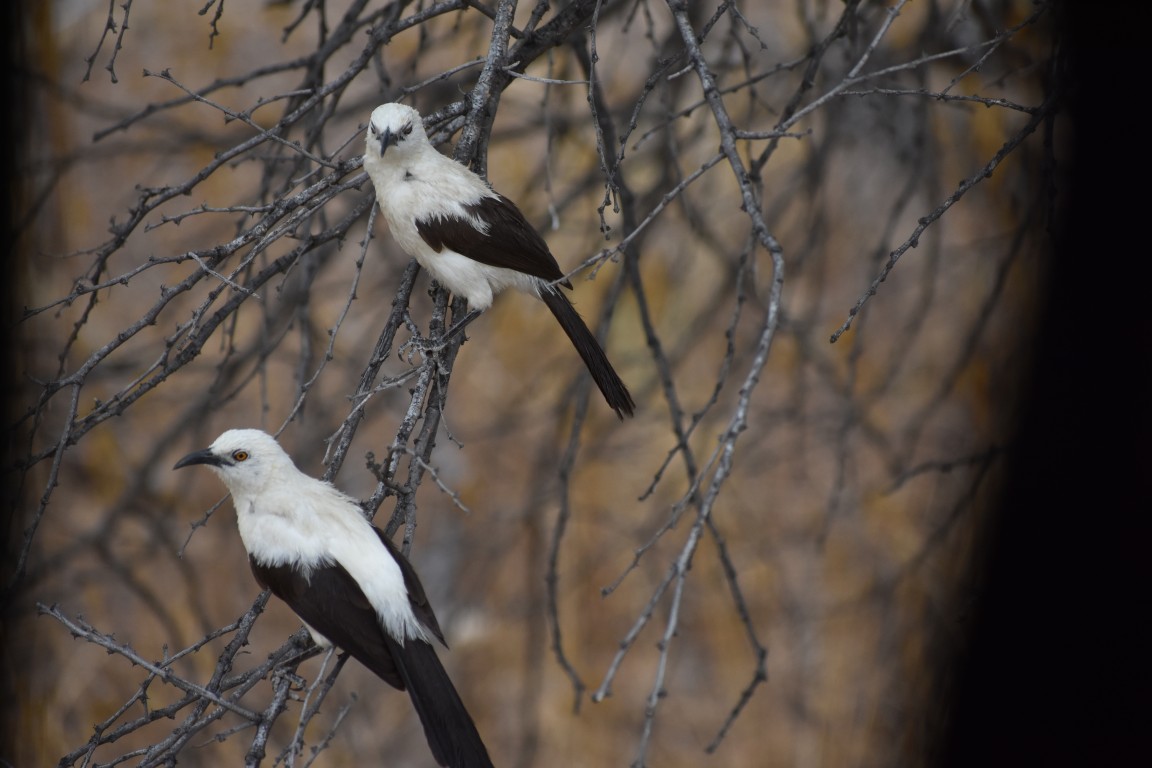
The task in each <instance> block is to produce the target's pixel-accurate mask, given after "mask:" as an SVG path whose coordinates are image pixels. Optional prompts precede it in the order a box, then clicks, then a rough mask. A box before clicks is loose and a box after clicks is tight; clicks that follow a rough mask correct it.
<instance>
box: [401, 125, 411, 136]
mask: <svg viewBox="0 0 1152 768" xmlns="http://www.w3.org/2000/svg"><path fill="white" fill-rule="evenodd" d="M410 133H412V123H408V124H407V125H405V126H404V129H403V130H402V131H400V135H401V136H407V135H408V134H410Z"/></svg>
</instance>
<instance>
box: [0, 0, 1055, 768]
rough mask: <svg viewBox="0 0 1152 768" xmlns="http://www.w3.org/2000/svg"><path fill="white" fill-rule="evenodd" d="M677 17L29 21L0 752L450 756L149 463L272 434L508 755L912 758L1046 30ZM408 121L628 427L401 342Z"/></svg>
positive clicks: (986, 445)
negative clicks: (382, 145) (503, 204)
mask: <svg viewBox="0 0 1152 768" xmlns="http://www.w3.org/2000/svg"><path fill="white" fill-rule="evenodd" d="M688 6H690V7H688V8H681V7H680V6H679V4H677V3H667V4H664V3H611V2H609V3H603V4H597V3H592V2H581V1H580V0H576V1H574V2H571V3H567V4H561V5H558V6H550V5H548V4H544V3H541V4H537V5H533V4H530V3H524V4H520V5H519V6H516V5H515V4H510V3H504V2H498V3H493V4H491V5H482V4H476V3H468V2H458V3H457V2H443V3H438V4H410V3H405V2H383V1H382V0H381V1H379V2H360V1H353V0H346V1H344V2H323V0H320V1H316V0H306V1H305V2H275V3H248V4H229V5H228V6H227V7H225V6H224V4H223V3H222V2H219V3H218V2H211V1H210V2H207V3H204V4H192V5H188V4H182V5H181V4H178V5H175V6H173V5H172V4H164V5H157V4H137V3H133V2H131V0H129V2H126V3H123V4H121V5H111V6H110V5H107V4H99V3H91V2H80V1H79V0H57V1H56V2H51V3H43V4H39V5H37V6H36V7H35V8H34V9H30V10H28V11H27V13H26V14H25V17H24V19H23V22H22V23H23V24H24V25H25V26H24V30H25V33H26V34H25V37H24V39H23V45H24V48H23V49H22V54H23V58H22V61H23V65H24V66H23V69H22V70H21V83H22V88H23V96H24V98H25V99H26V102H27V104H28V106H29V110H28V112H27V115H26V118H27V121H28V122H29V123H30V125H31V128H30V130H29V133H28V138H27V140H26V144H25V146H24V148H23V152H22V154H21V157H20V167H19V170H20V174H19V182H20V184H19V187H18V192H19V197H18V200H17V202H18V205H17V211H18V213H19V215H18V216H16V217H15V219H16V224H17V226H16V229H15V235H14V239H13V242H12V250H13V253H14V254H15V265H16V268H15V270H14V273H15V275H16V279H15V281H14V287H12V288H10V292H11V293H12V294H13V296H14V297H15V299H16V301H15V302H14V306H13V307H12V308H11V310H10V311H9V313H8V316H9V318H8V319H9V321H10V324H11V327H12V328H13V329H14V330H13V334H14V336H13V338H14V341H15V344H14V346H13V352H12V355H11V358H12V362H13V365H12V369H13V372H14V376H15V378H16V381H17V389H16V391H15V393H14V395H15V396H14V397H13V398H12V403H11V404H10V406H9V411H10V413H11V427H10V430H9V451H10V453H11V454H12V456H13V461H12V462H11V464H12V466H14V467H15V469H14V471H12V472H10V484H9V485H10V493H9V507H8V509H9V511H10V517H9V525H8V529H9V530H8V534H7V535H8V539H7V549H8V551H7V552H6V554H5V558H4V559H5V565H4V577H5V579H4V583H5V592H4V595H5V610H6V612H7V614H6V615H7V618H6V622H5V633H6V637H5V641H6V642H5V664H6V668H7V670H8V671H9V677H10V679H11V680H12V681H13V684H12V691H11V693H12V696H11V697H9V704H8V710H9V711H8V717H6V719H7V720H8V721H9V723H8V724H9V728H10V729H11V732H12V733H17V734H20V738H19V739H17V740H15V741H14V742H13V743H14V745H15V746H14V752H13V753H12V754H11V755H7V756H4V757H5V759H6V760H8V761H10V763H11V764H12V765H21V766H23V765H45V764H57V763H58V764H60V765H110V764H111V765H114V764H121V763H122V762H123V763H126V764H132V765H162V764H164V765H167V764H171V763H174V762H176V761H177V760H178V761H179V763H180V764H181V765H193V766H195V765H206V766H212V765H233V764H240V763H241V762H244V761H245V760H246V759H247V760H248V762H259V761H260V759H261V758H262V759H263V761H264V763H266V764H270V765H271V764H279V763H281V762H286V763H291V764H299V765H305V764H310V761H312V760H313V759H315V762H316V764H317V765H333V766H345V765H349V766H350V765H361V764H364V763H365V762H369V761H371V762H384V763H386V764H388V765H398V766H428V765H431V764H432V760H431V756H430V755H429V753H428V750H427V746H426V745H425V743H424V739H423V735H422V733H421V731H420V728H419V724H418V721H417V719H416V717H415V714H414V713H413V711H412V709H411V705H410V702H409V701H408V698H407V696H406V695H404V694H402V693H399V692H397V691H395V690H393V689H391V688H389V687H388V686H386V685H385V684H384V683H382V682H381V681H379V680H377V679H376V678H374V677H373V676H372V675H371V674H370V673H368V672H367V671H366V670H364V669H363V668H361V667H360V666H359V665H358V664H356V663H355V662H349V663H348V664H347V665H346V666H345V667H344V668H342V669H341V670H340V672H339V674H338V675H337V676H336V677H335V678H334V679H332V678H329V677H327V673H329V672H331V670H332V667H331V664H329V666H328V667H327V668H325V669H323V670H322V668H321V662H322V659H321V658H319V657H310V658H306V659H304V660H303V661H299V660H295V659H294V658H293V657H294V656H295V654H296V652H297V651H298V650H299V648H298V647H296V646H294V645H293V644H292V641H291V640H290V638H291V637H292V636H293V635H294V633H297V631H298V630H299V629H300V622H299V620H298V619H296V618H295V617H294V615H293V614H292V613H291V612H290V611H289V610H288V609H287V608H286V607H285V606H283V605H282V604H280V603H278V602H276V601H275V600H272V601H270V602H268V604H267V607H266V608H265V607H264V604H263V602H262V601H258V597H259V594H260V590H259V588H258V586H257V585H256V583H255V581H254V580H253V578H252V576H251V574H250V573H249V570H248V567H247V564H246V562H245V560H246V556H245V554H244V551H243V547H242V545H241V543H240V540H239V537H238V535H237V533H236V529H235V522H234V519H233V512H232V509H231V506H230V503H229V502H228V501H227V500H226V499H225V498H224V489H223V486H222V485H221V484H220V483H219V482H218V481H217V480H216V479H215V478H214V477H212V476H210V474H209V473H208V472H205V471H201V470H199V469H196V468H192V469H188V470H183V471H182V472H178V473H177V472H172V471H170V469H171V467H172V465H173V463H174V462H175V461H176V460H177V459H179V458H180V457H181V456H183V455H184V454H186V453H188V452H189V451H192V450H197V449H199V448H202V447H205V446H207V445H208V444H209V443H210V442H211V441H212V440H213V439H214V438H215V437H216V435H217V434H219V433H220V432H222V431H224V430H225V429H228V428H232V427H260V428H263V429H266V430H268V431H270V432H273V433H278V434H279V438H280V441H281V443H282V444H283V445H284V446H285V448H286V449H287V450H288V452H289V453H290V454H291V455H292V456H293V457H294V458H295V460H296V462H297V465H298V466H299V467H300V468H301V469H302V470H303V471H305V472H307V473H309V474H313V475H317V476H325V477H328V478H329V479H332V480H333V482H335V484H336V485H337V486H339V487H340V488H341V489H343V490H344V491H346V492H347V493H349V494H351V495H352V496H354V497H356V498H359V499H362V500H364V502H365V506H366V509H367V510H368V511H369V512H370V513H374V514H375V521H376V522H377V524H378V525H380V526H382V527H384V526H388V527H389V530H390V532H391V531H396V538H397V541H398V542H402V543H403V544H404V545H405V546H406V547H408V548H410V559H411V560H412V562H413V564H414V565H415V567H416V569H417V571H418V572H419V573H420V575H421V577H422V579H423V581H424V584H425V587H426V588H427V590H428V593H429V597H430V598H431V601H432V603H433V605H434V606H435V608H436V611H437V614H438V616H439V618H440V624H441V626H442V627H443V628H444V632H445V636H446V638H447V639H448V642H449V644H450V645H451V650H444V649H442V653H441V658H442V659H443V660H444V663H445V665H446V667H447V668H448V670H449V674H450V675H451V676H452V678H453V680H454V681H455V683H456V685H457V687H458V688H459V689H460V692H461V695H462V696H463V698H464V700H465V702H467V704H468V706H469V709H470V710H471V712H472V714H473V716H474V718H475V719H476V721H477V724H478V726H479V728H480V731H481V733H482V734H483V735H484V737H485V739H486V742H487V744H488V747H489V751H490V752H491V753H492V755H493V758H494V759H495V761H496V762H497V764H499V765H510V766H557V765H563V766H603V765H623V764H647V765H654V766H698V765H723V766H760V765H795V766H814V765H846V764H850V765H865V766H872V765H876V766H886V765H902V764H911V765H922V764H928V763H931V762H932V759H933V755H934V753H933V750H934V748H935V745H937V744H938V742H939V739H940V737H941V733H942V732H943V728H944V725H945V722H946V720H947V716H948V712H947V711H945V710H946V707H944V706H943V704H942V702H943V701H944V700H945V699H944V696H945V694H946V693H947V692H948V691H950V690H951V686H952V685H953V684H954V682H955V681H954V680H953V679H952V675H953V674H954V672H953V671H952V670H953V667H952V666H951V665H950V663H949V662H950V660H952V659H953V658H954V657H955V656H956V654H958V653H960V652H961V651H962V650H963V645H964V638H965V637H966V635H967V633H968V630H969V622H970V620H971V616H972V606H973V600H974V593H975V589H976V580H977V578H978V575H979V574H978V570H977V568H976V567H975V566H976V564H977V563H978V561H979V557H978V556H979V553H980V551H981V547H982V545H983V544H984V543H986V541H987V536H988V533H987V532H988V524H989V518H990V515H991V512H992V510H993V502H994V501H995V500H996V499H997V498H998V494H999V492H1000V491H1001V490H1002V486H1003V481H1004V467H1005V451H1006V447H1007V446H1008V445H1010V443H1011V440H1012V438H1013V434H1014V428H1015V425H1016V424H1017V417H1018V415H1019V412H1020V407H1021V393H1022V392H1024V391H1026V387H1027V386H1028V385H1029V384H1030V382H1029V381H1028V380H1027V379H1026V378H1025V376H1024V374H1025V373H1026V372H1027V371H1028V370H1029V367H1030V364H1031V362H1032V359H1031V354H1032V350H1033V348H1034V342H1035V340H1036V338H1037V328H1038V320H1037V313H1038V310H1039V308H1040V306H1041V302H1040V299H1041V293H1042V287H1043V285H1044V280H1045V277H1046V275H1045V265H1044V260H1043V255H1044V249H1045V248H1046V247H1049V245H1050V243H1049V242H1048V235H1047V228H1048V227H1049V226H1051V223H1052V210H1053V206H1054V205H1055V203H1054V192H1053V186H1052V175H1051V174H1052V173H1053V169H1054V168H1055V158H1056V157H1057V156H1058V155H1059V153H1060V151H1061V146H1062V144H1061V139H1060V133H1059V132H1058V131H1057V127H1058V126H1059V125H1060V122H1061V120H1060V118H1058V117H1057V115H1056V110H1055V107H1056V103H1057V101H1056V97H1055V91H1056V90H1057V89H1056V86H1054V83H1056V84H1058V83H1059V79H1058V78H1056V77H1055V74H1056V73H1058V64H1059V60H1058V55H1057V53H1056V51H1057V49H1056V48H1055V47H1054V43H1053V34H1052V25H1053V19H1052V18H1051V17H1052V9H1051V7H1050V5H1049V4H1047V3H1033V2H1025V1H1023V0H1019V1H1009V0H971V1H969V2H965V1H964V0H956V1H955V2H952V1H950V0H939V1H937V2H931V1H929V2H915V3H903V2H892V3H888V4H879V3H870V2H866V3H860V2H847V3H832V2H824V1H822V0H811V1H805V2H794V3H776V2H761V3H744V4H730V3H722V4H709V3H690V4H688ZM509 25H510V26H509ZM494 29H496V30H497V33H496V34H494ZM499 30H503V32H502V33H501V32H500V31H499ZM494 40H495V41H496V43H497V44H494ZM505 43H506V44H505ZM396 100H401V101H404V102H406V103H409V104H412V105H413V106H415V107H417V108H418V109H419V110H420V111H421V112H422V113H423V114H424V115H425V116H426V118H427V125H428V128H429V135H430V136H431V137H432V138H433V140H434V141H436V142H441V143H442V146H441V147H440V149H441V151H443V152H445V153H447V154H453V153H454V152H455V153H456V154H457V157H459V158H460V159H462V160H463V161H465V162H468V163H471V164H472V165H473V167H474V168H477V169H478V170H480V171H483V172H485V173H486V175H487V177H488V178H489V180H490V182H491V183H492V184H493V186H494V187H495V188H496V189H497V190H498V191H500V192H502V193H503V194H505V195H507V196H508V197H510V198H511V199H513V200H515V201H516V202H517V203H518V205H519V207H520V208H521V209H522V210H523V211H524V213H525V215H526V216H527V217H528V219H529V220H530V221H531V222H532V223H533V224H534V225H536V226H537V227H538V228H539V229H540V231H541V232H542V233H543V234H544V236H545V238H546V239H547V241H548V242H549V244H550V247H551V249H552V251H553V253H554V255H555V256H556V258H557V260H558V261H559V263H560V264H561V266H562V268H564V269H565V270H570V271H571V277H572V282H573V285H574V290H573V292H572V293H571V294H570V295H571V297H572V299H573V301H574V302H575V304H576V306H577V308H578V309H579V310H580V312H581V313H582V315H583V316H584V318H585V319H586V320H587V321H588V323H589V325H590V326H591V327H593V328H594V329H596V330H597V331H598V333H600V334H601V338H602V339H603V341H604V346H605V349H606V351H607V353H608V355H609V357H610V359H611V360H612V361H613V363H614V364H615V366H616V368H617V370H618V371H619V372H620V374H621V376H622V377H623V379H624V380H625V381H626V382H627V383H628V385H629V387H630V389H631V391H632V393H633V396H634V398H635V400H636V402H637V406H638V407H637V413H636V416H635V417H634V418H632V419H628V420H626V421H624V422H620V421H618V420H617V419H616V418H615V416H614V414H613V413H612V412H611V411H610V410H609V409H608V408H607V407H606V406H605V404H604V403H603V402H602V400H601V399H600V395H599V393H598V392H597V391H596V390H595V388H594V387H591V383H590V380H589V379H588V377H587V374H586V373H585V372H584V369H583V366H582V364H581V362H580V360H579V358H578V357H577V355H576V354H575V351H574V350H573V349H572V348H571V345H570V344H569V343H568V341H567V339H566V338H565V337H564V336H563V333H562V332H561V331H560V330H559V328H557V327H556V324H555V323H554V322H553V321H552V320H551V318H550V315H549V313H548V312H547V310H546V309H545V308H544V307H543V306H542V305H541V304H540V303H539V302H537V301H534V300H532V299H531V298H529V297H526V296H523V295H517V294H511V293H509V294H507V295H504V296H502V297H501V298H500V299H498V300H497V302H496V303H495V305H494V306H493V308H492V309H491V310H489V311H488V312H485V313H484V315H483V316H481V317H480V318H479V319H478V320H477V321H475V322H474V323H472V324H471V325H470V326H469V327H468V329H467V341H466V342H465V343H463V344H462V345H461V344H456V345H453V346H450V347H449V348H448V349H446V350H444V351H443V352H441V353H437V354H433V353H432V352H427V351H426V350H424V349H422V348H421V347H420V345H419V343H416V344H408V342H410V341H412V340H413V339H417V341H419V339H420V338H424V337H428V336H434V335H435V333H436V330H437V328H441V329H442V327H443V326H442V323H443V322H444V313H445V303H446V300H447V299H446V297H445V295H444V294H443V292H431V293H430V292H429V289H430V283H429V281H428V278H427V276H426V275H424V274H416V273H415V272H414V271H413V270H411V269H410V268H409V264H408V259H407V258H406V256H404V254H403V253H402V252H401V251H400V250H399V249H398V247H397V246H396V245H395V244H394V243H393V242H392V240H391V238H390V236H389V235H388V233H387V227H386V225H385V224H384V222H383V221H381V220H380V219H379V217H376V216H374V215H373V214H372V212H371V211H372V202H373V191H372V187H371V184H370V183H368V182H367V181H366V179H365V177H364V175H363V172H362V170H361V168H360V164H359V156H360V154H361V153H362V150H363V130H364V126H365V125H366V121H367V117H368V115H369V113H370V112H371V110H372V108H373V107H375V106H376V105H378V104H380V103H383V102H386V101H396ZM455 309H456V310H457V311H458V310H459V309H460V308H459V306H456V307H455ZM450 316H451V315H449V317H450ZM830 340H831V341H832V343H830ZM147 665H151V668H149V667H148V666H147ZM274 669H275V670H279V671H273V670H274ZM161 673H163V674H162V676H158V675H161ZM204 689H208V690H211V691H212V692H213V693H214V694H216V695H217V696H219V697H222V698H224V699H227V700H228V701H229V702H232V703H234V704H236V705H237V707H238V708H241V709H242V711H239V712H238V711H236V710H235V709H228V708H224V707H221V706H220V705H219V703H218V702H216V701H213V700H212V699H211V698H206V697H205V696H204V695H202V692H203V690H204ZM285 692H286V694H287V695H286V697H283V696H282V694H284V693H285ZM317 704H318V705H319V706H317ZM245 712H248V713H257V714H259V713H266V717H265V720H264V723H265V725H269V726H270V730H269V731H268V732H264V731H263V730H261V729H260V728H257V727H256V726H257V724H256V723H255V722H254V721H253V719H251V718H249V717H247V716H246V715H245V714H244V713H245ZM257 745H258V746H259V749H257V748H256V747H257ZM317 750H318V751H317Z"/></svg>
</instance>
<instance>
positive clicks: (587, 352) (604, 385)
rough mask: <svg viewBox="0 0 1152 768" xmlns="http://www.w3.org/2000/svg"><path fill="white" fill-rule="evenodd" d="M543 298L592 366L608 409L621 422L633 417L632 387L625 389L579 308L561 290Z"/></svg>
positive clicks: (545, 293)
mask: <svg viewBox="0 0 1152 768" xmlns="http://www.w3.org/2000/svg"><path fill="white" fill-rule="evenodd" d="M540 298H541V299H543V301H544V303H545V304H547V305H548V309H550V310H552V314H553V315H555V316H556V319H557V320H558V321H559V322H560V327H561V328H563V329H564V333H566V334H568V338H569V339H571V340H572V346H574V347H576V351H577V352H579V353H580V357H581V358H582V359H583V360H584V365H586V366H588V372H589V373H591V374H592V380H593V381H595V382H596V386H597V387H599V388H600V392H601V394H603V395H604V399H605V400H607V401H608V405H610V406H612V409H613V410H614V411H616V415H617V416H619V417H620V418H621V419H623V418H624V417H625V416H631V415H632V412H633V411H634V410H635V409H636V404H635V403H634V402H632V395H630V394H629V393H628V387H626V386H624V382H623V381H621V380H620V377H619V376H618V375H617V374H616V369H615V368H613V367H612V363H610V362H608V356H607V355H605V354H604V350H603V349H601V347H600V343H599V342H598V341H596V337H595V336H594V335H593V334H592V331H590V330H589V329H588V326H587V325H585V324H584V320H583V319H582V318H581V317H580V313H578V312H577V311H576V308H575V307H573V306H572V302H570V301H568V297H567V296H565V295H564V294H563V293H561V292H560V290H559V289H558V288H551V289H549V288H542V289H541V290H540Z"/></svg>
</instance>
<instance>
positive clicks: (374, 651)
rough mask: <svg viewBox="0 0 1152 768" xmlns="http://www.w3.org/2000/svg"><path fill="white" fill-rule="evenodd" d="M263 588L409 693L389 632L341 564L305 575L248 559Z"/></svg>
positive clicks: (327, 636) (316, 628) (377, 672)
mask: <svg viewBox="0 0 1152 768" xmlns="http://www.w3.org/2000/svg"><path fill="white" fill-rule="evenodd" d="M248 562H249V564H250V565H251V566H252V573H253V575H255V576H256V581H258V582H259V583H260V585H261V586H263V587H266V588H268V589H270V590H272V594H274V595H276V597H278V598H280V599H281V600H283V601H284V602H285V603H287V604H288V607H289V608H291V609H292V610H293V611H294V612H295V613H296V615H297V616H299V617H300V618H301V619H303V620H304V622H305V623H306V624H307V625H308V626H310V627H312V628H313V629H315V630H316V631H317V632H319V633H320V634H321V635H323V636H324V637H326V638H327V639H328V640H330V641H331V642H332V643H333V644H334V645H336V646H337V647H338V648H340V650H342V651H346V652H348V653H350V654H351V655H352V658H354V659H356V660H357V661H359V662H360V663H361V664H363V665H364V666H366V667H368V669H370V670H372V671H373V672H375V673H376V674H377V675H378V676H379V677H380V678H381V679H383V680H385V681H386V682H387V683H389V684H390V685H393V686H395V687H396V688H399V689H400V690H404V688H405V682H404V679H403V678H402V677H401V676H400V674H399V672H398V671H397V669H396V663H395V662H394V661H393V659H392V650H391V648H390V647H389V644H388V643H387V642H386V638H385V636H384V634H385V633H384V629H383V628H382V627H381V625H380V619H379V618H378V617H377V615H376V609H374V608H373V607H372V605H371V603H369V602H368V598H367V597H365V596H364V592H363V591H362V590H361V589H360V585H359V584H357V583H356V580H355V579H353V578H352V577H351V576H350V575H349V574H348V571H346V570H344V568H343V567H342V566H340V565H339V564H332V565H326V566H321V567H319V568H314V569H313V570H312V572H311V574H310V575H309V578H305V577H304V575H303V574H302V573H301V572H300V571H298V570H296V569H295V568H292V567H291V566H287V565H274V566H273V565H263V564H261V563H259V562H257V561H256V560H255V558H252V557H249V558H248Z"/></svg>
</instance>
